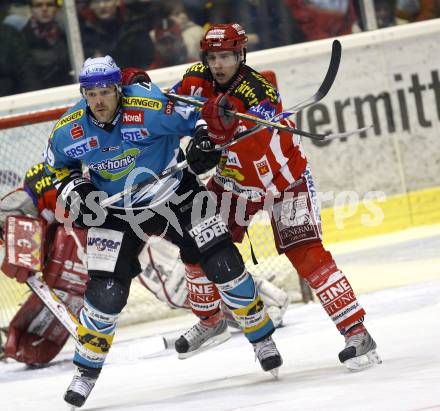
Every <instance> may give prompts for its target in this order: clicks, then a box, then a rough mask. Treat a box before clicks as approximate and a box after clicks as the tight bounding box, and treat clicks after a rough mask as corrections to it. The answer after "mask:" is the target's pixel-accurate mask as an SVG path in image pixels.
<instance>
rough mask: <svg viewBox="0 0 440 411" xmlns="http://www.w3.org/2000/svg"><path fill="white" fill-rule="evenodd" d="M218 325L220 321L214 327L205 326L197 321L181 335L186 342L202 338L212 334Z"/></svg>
mask: <svg viewBox="0 0 440 411" xmlns="http://www.w3.org/2000/svg"><path fill="white" fill-rule="evenodd" d="M220 325H221V322H220V323H219V324H218V325H217V326H215V327H207V326H206V325H203V324H202V323H200V322H198V323H197V324H195V325H193V326H192V327H191V328H190V329H189V330H188V331H186V332H185V334H183V336H184V338H185V339H186V340H187V341H188V342H192V341H198V340H204V339H206V338H209V337H210V336H212V335H214V334H215V333H216V331H217V329H218V328H219V327H220Z"/></svg>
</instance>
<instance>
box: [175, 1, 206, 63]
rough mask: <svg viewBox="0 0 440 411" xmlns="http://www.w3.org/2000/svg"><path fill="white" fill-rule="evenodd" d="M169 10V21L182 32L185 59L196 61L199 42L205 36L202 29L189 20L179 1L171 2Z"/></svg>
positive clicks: (198, 55)
mask: <svg viewBox="0 0 440 411" xmlns="http://www.w3.org/2000/svg"><path fill="white" fill-rule="evenodd" d="M172 4H173V5H172V7H171V10H170V14H169V16H170V19H172V20H173V21H174V22H175V23H177V24H178V25H179V26H180V28H181V30H182V33H181V34H182V37H183V41H184V43H185V47H186V52H187V58H188V59H189V60H191V61H196V60H198V59H199V57H200V40H201V39H202V37H203V36H204V34H205V30H203V27H201V26H199V25H198V24H196V23H194V22H193V21H191V20H190V18H189V16H188V14H187V13H186V10H185V7H184V6H183V3H182V2H181V1H173V3H172Z"/></svg>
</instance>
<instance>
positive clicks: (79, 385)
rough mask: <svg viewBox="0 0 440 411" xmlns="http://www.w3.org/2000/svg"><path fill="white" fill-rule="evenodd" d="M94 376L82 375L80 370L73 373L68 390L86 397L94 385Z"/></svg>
mask: <svg viewBox="0 0 440 411" xmlns="http://www.w3.org/2000/svg"><path fill="white" fill-rule="evenodd" d="M95 382H96V378H89V377H84V376H82V375H81V373H80V372H78V373H77V374H75V376H74V377H73V380H72V382H71V383H70V385H69V388H68V391H74V392H76V393H78V394H81V395H82V396H83V397H85V398H87V397H88V395H89V394H90V391H92V388H93V386H94V385H95Z"/></svg>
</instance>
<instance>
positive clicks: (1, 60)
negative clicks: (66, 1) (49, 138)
mask: <svg viewBox="0 0 440 411" xmlns="http://www.w3.org/2000/svg"><path fill="white" fill-rule="evenodd" d="M360 1H361V0H354V1H352V0H241V1H237V0H211V1H208V0H160V1H159V0H76V9H77V15H78V22H79V28H80V33H81V40H82V45H83V50H84V57H85V58H87V57H96V56H105V55H106V54H110V55H111V56H112V57H114V58H115V60H116V61H117V62H118V64H119V65H120V66H121V67H128V66H138V67H143V68H147V69H155V68H160V67H167V66H173V65H177V64H183V63H190V62H193V61H197V60H198V59H199V41H200V38H201V37H202V35H203V33H204V32H205V30H206V29H207V28H208V27H209V25H210V24H212V23H229V22H238V23H240V24H242V25H243V26H244V27H245V29H246V32H247V35H248V38H249V43H248V51H255V50H262V49H266V48H272V47H279V46H284V45H288V44H295V43H301V42H304V41H310V40H318V39H323V38H328V37H335V36H341V35H345V34H350V33H353V32H357V31H361V30H363V25H362V21H361V19H360V14H361V12H360V4H359V2H360ZM61 3H62V0H15V1H4V0H2V1H1V5H0V7H2V9H1V10H0V96H5V95H11V94H16V93H22V92H26V91H31V90H38V89H43V88H49V87H56V86H60V85H65V84H70V83H74V82H76V79H74V78H73V71H72V70H71V66H70V60H69V54H68V47H67V39H66V34H65V32H64V29H63V27H65V24H64V22H63V13H61V9H60V6H61ZM374 4H375V9H376V18H377V23H378V26H379V28H382V27H389V26H393V25H396V24H400V23H404V22H415V21H421V20H427V19H432V18H437V17H440V0H375V1H374Z"/></svg>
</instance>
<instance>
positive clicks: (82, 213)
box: [57, 177, 107, 228]
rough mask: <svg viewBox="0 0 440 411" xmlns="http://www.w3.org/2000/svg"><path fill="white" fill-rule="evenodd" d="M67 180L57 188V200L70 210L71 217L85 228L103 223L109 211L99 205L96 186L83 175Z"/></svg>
mask: <svg viewBox="0 0 440 411" xmlns="http://www.w3.org/2000/svg"><path fill="white" fill-rule="evenodd" d="M66 180H67V181H65V182H62V183H61V186H60V187H59V188H58V190H57V202H60V203H61V205H62V206H63V207H64V209H65V210H66V211H68V212H69V218H70V219H71V220H73V221H74V222H75V223H76V224H77V225H79V226H80V227H83V228H89V227H97V226H100V225H102V224H103V223H104V221H105V219H106V217H107V211H106V210H105V209H104V208H102V207H101V206H100V205H99V200H98V198H97V194H98V193H99V191H97V190H96V187H95V186H94V185H93V184H92V183H91V182H90V180H88V179H87V178H83V177H77V178H73V179H66ZM91 193H93V194H91Z"/></svg>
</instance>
